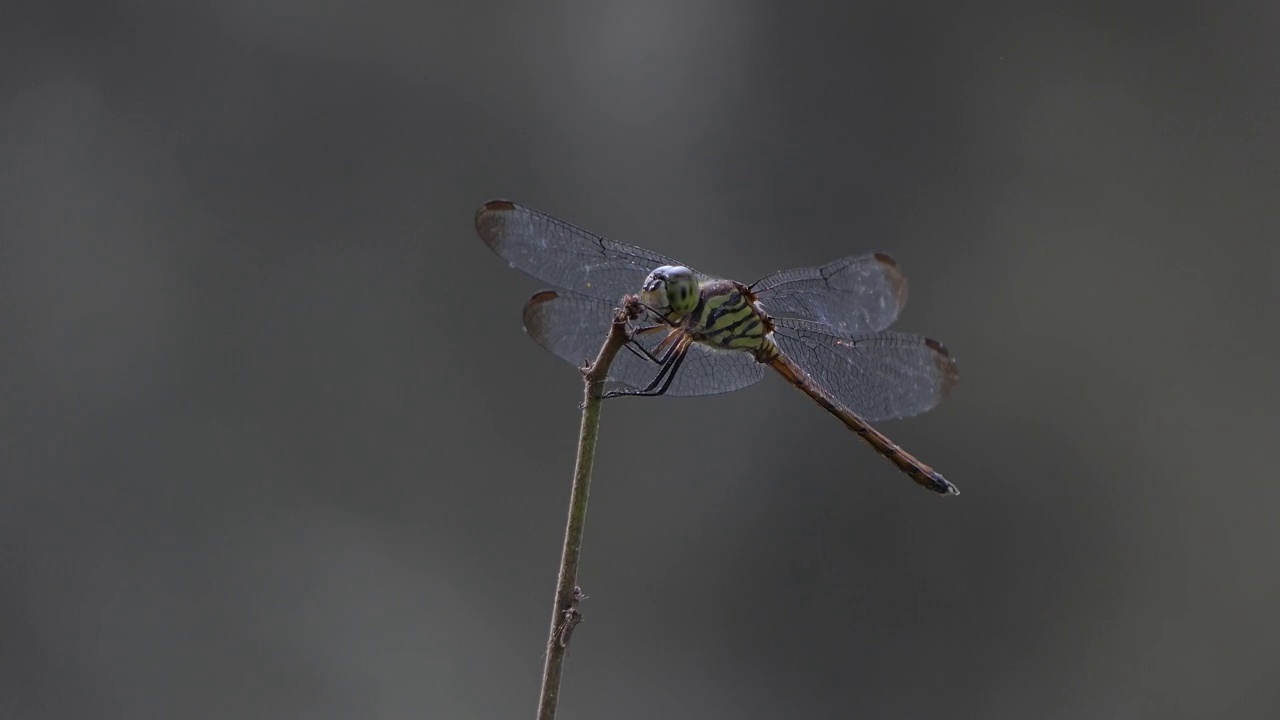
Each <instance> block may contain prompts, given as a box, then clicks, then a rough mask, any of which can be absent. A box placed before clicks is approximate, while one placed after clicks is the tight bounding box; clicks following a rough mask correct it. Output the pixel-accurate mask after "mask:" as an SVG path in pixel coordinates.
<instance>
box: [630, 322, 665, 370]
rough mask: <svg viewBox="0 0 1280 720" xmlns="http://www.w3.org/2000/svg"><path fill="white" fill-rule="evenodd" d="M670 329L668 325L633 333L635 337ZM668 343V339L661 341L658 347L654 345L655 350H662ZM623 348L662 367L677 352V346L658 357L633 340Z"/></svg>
mask: <svg viewBox="0 0 1280 720" xmlns="http://www.w3.org/2000/svg"><path fill="white" fill-rule="evenodd" d="M668 327H669V326H667V325H650V326H649V327H645V328H640V329H639V330H636V331H635V333H633V335H635V334H640V333H649V332H653V331H655V330H661V329H663V328H668ZM672 334H674V333H672ZM667 337H670V335H668V336H667ZM666 341H667V338H663V339H662V340H661V341H659V342H658V344H657V345H654V350H657V349H659V348H661V347H662V346H663V345H664V344H665V343H666ZM623 347H625V348H626V349H628V350H630V351H631V353H632V354H633V355H635V356H636V357H639V358H644V359H646V360H648V361H649V362H651V363H653V364H654V365H662V364H663V363H665V362H666V361H667V360H668V359H669V358H670V357H671V353H672V352H673V351H674V350H675V345H671V346H669V347H668V348H667V350H666V352H664V353H662V355H661V356H658V355H655V354H654V353H653V352H652V351H650V350H649V349H648V348H646V347H645V346H643V345H641V344H640V343H639V342H637V341H636V340H634V339H632V340H631V341H630V342H628V343H627V344H626V345H624V346H623Z"/></svg>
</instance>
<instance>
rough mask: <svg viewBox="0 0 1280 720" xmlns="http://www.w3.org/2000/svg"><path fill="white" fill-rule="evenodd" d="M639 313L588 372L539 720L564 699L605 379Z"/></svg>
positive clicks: (631, 306)
mask: <svg viewBox="0 0 1280 720" xmlns="http://www.w3.org/2000/svg"><path fill="white" fill-rule="evenodd" d="M636 311H637V308H636V304H635V300H634V298H630V297H628V298H627V299H625V300H624V301H623V306H622V308H620V309H619V310H618V312H617V314H616V315H615V316H614V320H613V325H612V326H610V328H609V335H608V336H607V337H606V338H605V341H604V345H603V346H601V348H600V354H599V355H597V356H596V359H595V362H593V363H591V365H590V366H589V367H587V368H586V369H584V371H583V385H584V389H583V394H584V398H583V403H582V427H581V429H580V430H579V432H578V460H577V463H576V465H575V467H574V470H573V488H572V490H571V491H570V493H569V522H568V525H567V526H566V527H565V531H564V549H563V550H562V551H561V553H560V578H559V581H558V582H557V584H556V599H555V604H554V605H553V606H552V609H551V634H550V637H549V638H548V639H547V661H546V664H545V665H544V666H543V669H542V693H541V695H540V696H539V700H538V720H553V719H554V718H555V716H556V705H557V704H558V703H559V700H560V678H561V676H562V674H563V670H564V658H565V653H566V652H568V646H569V642H568V640H569V632H570V631H572V630H573V626H574V625H576V624H577V623H578V622H579V620H580V619H581V615H580V614H579V613H578V609H577V605H578V600H579V599H580V598H581V595H580V594H579V593H580V591H579V590H578V562H579V560H580V559H581V557H582V533H583V529H584V527H585V526H586V520H587V494H588V491H589V489H590V487H591V467H592V465H593V464H594V462H595V457H596V436H597V435H599V431H600V401H601V392H602V390H603V388H604V381H605V378H606V377H608V374H609V365H611V364H612V363H613V358H614V356H616V355H617V354H618V351H619V350H621V349H622V346H623V345H625V344H626V343H627V341H628V340H629V339H630V333H629V332H628V321H629V320H630V319H631V318H632V317H635V313H636Z"/></svg>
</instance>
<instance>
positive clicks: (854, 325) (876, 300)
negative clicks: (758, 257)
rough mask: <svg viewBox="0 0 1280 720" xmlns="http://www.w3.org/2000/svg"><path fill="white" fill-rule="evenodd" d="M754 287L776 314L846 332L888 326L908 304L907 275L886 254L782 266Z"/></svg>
mask: <svg viewBox="0 0 1280 720" xmlns="http://www.w3.org/2000/svg"><path fill="white" fill-rule="evenodd" d="M752 290H753V291H755V292H756V294H757V295H758V297H759V300H760V304H761V305H762V306H764V308H765V310H766V311H767V312H768V313H769V314H770V315H772V316H774V317H797V318H801V319H805V320H812V321H814V322H819V323H823V324H824V325H829V326H830V327H832V328H833V329H835V330H837V331H839V332H841V333H844V334H846V335H855V334H860V333H868V332H875V331H878V330H884V329H885V328H887V327H889V326H890V325H891V324H893V321H894V320H896V319H897V318H898V313H899V312H901V311H902V307H903V305H905V304H906V302H907V278H906V276H905V275H903V274H902V270H901V269H900V268H899V267H898V263H897V262H896V261H895V260H894V259H893V258H892V257H889V256H888V255H886V254H885V253H867V254H865V255H852V256H850V257H845V258H840V259H839V260H834V261H832V262H829V263H827V264H826V265H820V266H818V267H808V268H795V269H791V270H781V271H779V272H776V273H773V274H772V275H769V276H767V277H764V278H762V279H761V280H759V281H758V282H756V283H755V284H754V285H752Z"/></svg>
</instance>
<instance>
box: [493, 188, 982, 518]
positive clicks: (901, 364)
mask: <svg viewBox="0 0 1280 720" xmlns="http://www.w3.org/2000/svg"><path fill="white" fill-rule="evenodd" d="M475 226H476V232H477V234H478V235H479V236H480V238H481V239H482V240H484V242H485V243H486V244H487V245H488V246H489V247H490V248H491V249H492V250H493V251H494V252H495V253H497V255H498V256H499V257H501V258H503V259H505V260H506V261H507V262H508V263H509V264H510V265H511V266H512V267H514V268H516V269H518V270H520V271H522V272H524V273H526V274H527V275H529V276H531V277H533V278H535V279H537V280H539V281H541V282H544V283H548V284H550V285H552V286H554V287H553V288H551V289H545V290H541V291H539V292H537V293H535V294H534V295H533V296H532V297H531V298H530V299H529V300H528V302H527V303H526V304H525V307H524V329H525V332H526V333H528V334H529V336H530V337H532V338H533V340H534V341H536V342H537V343H538V344H539V345H541V346H542V347H543V348H545V349H546V350H548V351H550V352H551V353H552V354H554V355H556V356H557V357H559V358H560V359H562V360H565V361H566V362H569V363H572V364H573V365H575V366H578V367H581V364H582V362H583V360H584V359H585V358H591V357H595V356H596V353H597V351H598V349H599V347H600V344H601V343H602V342H603V340H604V338H605V336H606V334H607V333H608V331H609V327H610V324H611V323H612V322H613V320H614V315H615V312H614V308H616V307H618V306H619V304H620V303H621V302H622V301H623V298H624V297H626V296H628V295H638V297H639V300H640V303H641V306H642V307H643V308H644V317H645V320H646V322H649V323H651V324H647V325H642V324H640V323H638V322H637V323H635V326H634V327H632V328H631V337H630V340H629V341H628V345H627V347H628V349H630V350H631V352H622V353H618V355H617V357H616V358H615V359H614V362H613V364H612V365H611V366H610V367H609V372H608V378H607V386H608V390H607V392H605V393H603V396H604V397H619V396H627V395H632V396H636V395H638V396H658V395H667V396H698V395H713V394H717V393H724V392H730V391H734V390H739V389H741V388H744V387H747V386H749V385H752V384H754V383H756V382H758V381H759V380H760V379H761V378H762V377H764V375H765V370H764V368H765V367H766V366H767V367H770V368H772V369H773V370H774V371H776V372H777V374H779V375H781V376H782V377H783V378H784V379H785V380H787V382H789V383H791V384H792V385H794V386H795V387H796V388H798V389H800V390H801V391H803V392H804V393H805V394H806V395H808V396H809V397H810V398H812V399H813V400H815V401H816V402H817V403H818V405H820V406H821V407H822V408H824V409H825V410H827V411H828V412H829V413H831V414H832V415H834V416H835V417H836V418H837V419H838V420H840V422H842V423H843V424H844V425H845V426H846V427H847V428H849V429H850V430H851V431H853V433H854V434H856V435H857V436H858V437H860V438H862V439H863V440H865V441H866V442H867V443H868V444H870V446H871V447H872V448H873V449H875V451H876V452H878V453H879V454H880V455H882V456H884V457H885V458H887V459H888V460H889V461H890V462H892V463H893V464H894V465H895V466H896V467H897V468H898V469H899V470H901V471H902V472H903V473H905V474H906V475H907V476H908V477H910V478H911V479H912V480H914V481H915V482H916V483H917V484H919V485H921V486H923V487H924V488H926V489H928V490H932V491H933V492H936V493H940V494H943V495H958V494H959V493H960V491H959V490H958V489H957V488H956V486H955V485H954V484H952V483H951V482H950V481H949V480H947V479H946V478H944V477H943V476H942V474H941V473H939V472H937V471H936V470H934V469H933V468H932V467H930V466H929V465H926V464H925V463H923V462H921V461H920V460H919V459H917V458H916V457H915V456H914V455H911V454H910V453H908V452H907V451H905V450H903V449H902V448H901V447H899V446H898V445H897V444H895V443H894V442H892V441H891V440H890V439H889V438H888V437H887V436H885V435H884V433H882V432H880V431H879V430H877V429H876V428H874V427H872V426H871V424H870V421H880V420H888V419H897V418H905V417H910V416H913V415H917V414H920V413H923V412H926V411H928V410H930V409H932V408H934V407H935V406H937V405H938V403H940V402H941V401H942V400H943V399H944V398H946V397H947V395H948V394H949V393H950V392H951V390H952V389H953V388H954V387H955V385H956V383H957V382H958V380H959V371H958V369H957V367H956V363H955V360H954V359H953V358H952V357H951V355H950V353H949V352H948V351H947V349H946V347H944V346H943V344H942V343H940V342H938V341H936V340H933V339H931V338H928V337H924V336H921V335H915V334H910V333H904V332H898V331H890V330H887V329H886V328H888V327H889V326H890V325H891V324H892V323H893V322H894V321H895V320H896V319H897V317H898V314H899V313H900V312H901V311H902V308H903V305H904V304H905V303H906V299H907V283H906V277H905V275H904V274H903V272H902V270H901V268H900V267H899V266H898V263H897V262H896V261H895V260H894V259H893V258H892V257H891V256H889V255H888V254H886V253H883V252H867V253H863V254H859V255H851V256H848V257H844V258H840V259H837V260H833V261H831V262H829V263H826V264H824V265H819V266H816V267H806V268H794V269H788V270H781V271H778V272H774V273H772V274H770V275H767V276H765V277H763V278H761V279H759V280H757V281H755V282H754V283H751V284H749V285H748V284H744V283H740V282H737V281H734V280H728V279H724V278H719V277H716V276H713V275H707V274H704V273H702V272H699V271H697V270H694V269H693V268H691V267H690V266H689V265H687V264H685V263H682V262H679V261H677V260H675V259H673V258H670V257H667V256H666V255H662V254H660V253H657V252H654V251H652V250H646V249H644V248H640V247H636V246H634V245H628V244H626V243H623V242H619V241H617V240H611V239H606V238H604V237H601V236H598V235H595V234H593V233H590V232H587V231H586V230H583V229H582V228H579V227H577V226H576V225H573V224H571V223H568V222H566V221H564V220H561V219H558V218H556V217H552V216H551V215H548V214H546V213H543V212H540V211H538V210H534V209H532V208H529V207H525V206H523V205H519V204H517V203H514V202H511V201H509V200H501V199H499V200H490V201H489V202H486V203H485V204H483V205H482V206H481V207H480V208H479V209H478V210H477V211H476V215H475Z"/></svg>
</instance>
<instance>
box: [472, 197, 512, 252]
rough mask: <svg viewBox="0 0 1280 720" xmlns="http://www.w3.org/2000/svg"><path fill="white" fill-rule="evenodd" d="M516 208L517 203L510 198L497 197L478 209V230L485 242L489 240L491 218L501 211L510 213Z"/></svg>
mask: <svg viewBox="0 0 1280 720" xmlns="http://www.w3.org/2000/svg"><path fill="white" fill-rule="evenodd" d="M515 209H516V204H515V203H513V202H511V201H510V200H500V199H495V200H490V201H488V202H486V203H485V204H483V205H481V206H480V208H479V209H478V210H476V232H477V233H479V234H480V237H482V238H484V240H485V242H489V233H488V230H489V228H490V224H491V223H490V221H491V219H492V218H493V217H494V216H495V215H497V214H499V213H508V212H511V211H512V210H515Z"/></svg>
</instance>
